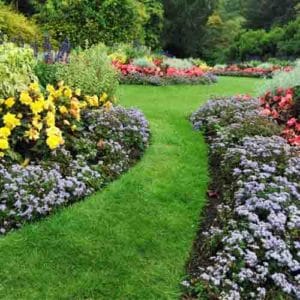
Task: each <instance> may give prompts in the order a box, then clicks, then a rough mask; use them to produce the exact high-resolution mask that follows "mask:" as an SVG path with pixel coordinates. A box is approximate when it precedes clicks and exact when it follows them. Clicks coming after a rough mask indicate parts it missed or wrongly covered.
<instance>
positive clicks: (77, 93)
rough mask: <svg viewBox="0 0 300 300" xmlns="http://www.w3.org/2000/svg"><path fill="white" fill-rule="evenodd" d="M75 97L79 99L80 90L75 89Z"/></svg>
mask: <svg viewBox="0 0 300 300" xmlns="http://www.w3.org/2000/svg"><path fill="white" fill-rule="evenodd" d="M75 95H76V96H78V97H79V96H80V95H81V89H76V90H75Z"/></svg>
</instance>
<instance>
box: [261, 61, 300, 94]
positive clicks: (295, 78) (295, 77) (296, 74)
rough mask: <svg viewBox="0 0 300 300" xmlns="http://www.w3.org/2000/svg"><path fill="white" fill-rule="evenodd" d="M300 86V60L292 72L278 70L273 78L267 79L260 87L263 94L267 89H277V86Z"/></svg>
mask: <svg viewBox="0 0 300 300" xmlns="http://www.w3.org/2000/svg"><path fill="white" fill-rule="evenodd" d="M296 86H300V60H299V61H297V63H296V67H295V68H294V70H293V71H291V72H284V71H283V72H277V73H276V74H275V75H274V76H273V78H272V79H271V80H267V79H265V81H264V84H262V85H261V87H260V88H259V90H258V91H259V93H260V94H261V95H262V94H264V93H265V92H267V91H275V90H276V89H277V88H279V87H281V88H291V87H296Z"/></svg>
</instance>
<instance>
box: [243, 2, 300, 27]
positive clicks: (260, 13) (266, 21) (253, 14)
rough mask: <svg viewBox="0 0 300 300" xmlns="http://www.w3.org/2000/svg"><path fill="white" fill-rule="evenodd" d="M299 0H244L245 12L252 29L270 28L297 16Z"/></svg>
mask: <svg viewBox="0 0 300 300" xmlns="http://www.w3.org/2000/svg"><path fill="white" fill-rule="evenodd" d="M297 4H299V0H244V1H243V14H244V16H245V18H246V20H247V22H246V26H247V28H251V29H259V28H264V29H269V28H270V27H272V26H273V25H282V24H286V23H288V22H289V21H291V20H294V19H295V18H296V15H297V13H296V6H297Z"/></svg>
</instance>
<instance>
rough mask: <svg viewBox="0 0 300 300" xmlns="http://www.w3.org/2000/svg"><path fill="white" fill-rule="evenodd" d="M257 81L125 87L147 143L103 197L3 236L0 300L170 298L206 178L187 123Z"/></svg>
mask: <svg viewBox="0 0 300 300" xmlns="http://www.w3.org/2000/svg"><path fill="white" fill-rule="evenodd" d="M258 82H259V81H258V80H254V79H245V78H243V79H236V78H222V79H221V80H220V82H219V83H218V84H216V85H214V86H190V87H186V86H177V87H159V88H158V87H135V86H131V87H129V86H122V87H121V88H120V97H121V101H120V102H121V104H123V105H126V106H135V107H139V108H140V109H142V110H143V111H144V113H145V114H146V116H147V118H148V119H149V120H150V123H151V128H152V134H153V139H152V145H151V147H150V148H149V150H148V151H147V153H146V154H145V156H144V158H143V159H142V161H141V162H140V163H139V164H138V165H137V166H136V167H134V168H133V169H131V170H130V171H129V172H128V173H127V174H125V175H124V176H122V177H121V178H120V179H119V180H117V181H115V182H114V183H112V184H111V185H110V186H109V187H108V188H107V189H105V190H104V191H102V192H99V193H96V194H95V195H93V196H91V197H89V198H88V199H86V201H83V202H81V203H78V204H76V205H74V206H72V207H70V208H66V209H63V210H61V211H60V212H58V213H57V214H55V215H54V216H51V217H50V218H48V219H47V220H44V221H41V222H38V223H35V224H31V225H27V226H25V227H24V228H23V229H21V230H19V231H18V232H15V233H12V234H9V235H8V236H6V237H4V238H2V239H0V253H1V254H0V266H1V272H0V299H16V300H23V299H39V300H42V299H72V300H73V299H112V300H114V299H122V300H123V299H130V300H133V299H141V300H151V299H177V298H178V295H179V293H180V290H179V285H178V283H179V282H180V279H181V278H182V276H183V275H184V265H185V262H186V260H187V258H188V255H189V251H190V249H191V245H192V241H193V238H194V235H195V232H196V229H197V223H198V216H199V212H200V210H201V207H202V206H203V204H204V201H205V191H206V186H207V182H208V175H207V155H206V151H207V149H206V145H205V143H204V140H203V138H202V137H201V135H200V134H199V133H197V132H194V131H192V129H191V126H190V124H189V122H188V121H187V119H186V117H187V116H188V115H189V114H190V113H191V112H192V111H193V110H195V109H196V108H197V107H198V106H199V105H200V104H201V103H204V101H205V100H206V99H207V98H208V97H209V95H216V94H218V95H220V94H236V93H244V92H252V91H253V90H254V89H255V88H256V86H255V85H256V84H257V83H258Z"/></svg>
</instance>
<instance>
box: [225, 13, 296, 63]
mask: <svg viewBox="0 0 300 300" xmlns="http://www.w3.org/2000/svg"><path fill="white" fill-rule="evenodd" d="M299 55H300V18H298V19H297V20H295V21H291V22H290V23H288V24H287V25H285V26H282V27H278V26H277V27H274V28H272V29H271V30H270V31H265V30H264V29H261V30H248V31H243V32H241V34H239V35H238V36H237V38H236V39H235V41H234V43H233V44H232V46H231V48H230V49H229V53H228V59H230V60H241V61H243V60H246V59H248V58H249V57H253V56H255V57H260V58H261V59H268V58H270V57H278V58H281V57H283V58H286V57H297V56H299Z"/></svg>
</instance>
